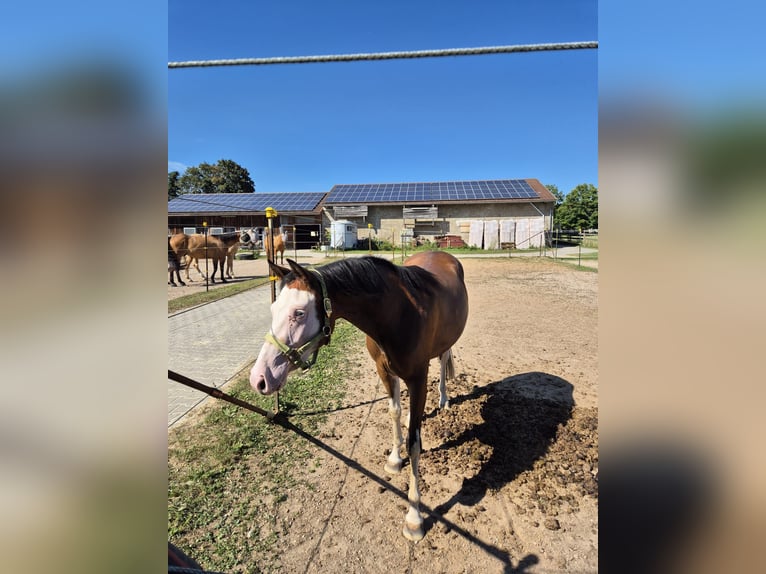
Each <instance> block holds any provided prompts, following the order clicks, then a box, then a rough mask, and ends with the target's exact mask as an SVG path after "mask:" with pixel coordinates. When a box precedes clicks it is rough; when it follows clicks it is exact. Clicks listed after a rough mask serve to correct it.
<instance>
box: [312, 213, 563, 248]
mask: <svg viewBox="0 0 766 574" xmlns="http://www.w3.org/2000/svg"><path fill="white" fill-rule="evenodd" d="M535 205H536V206H537V209H539V210H540V211H542V212H543V213H544V214H545V217H544V218H543V217H542V216H540V213H539V212H538V211H537V210H536V209H535V208H534V207H533V206H532V205H530V204H528V203H484V204H471V205H439V206H438V207H439V217H438V218H437V219H435V220H434V221H430V220H428V221H422V220H417V221H415V220H413V219H406V220H405V219H402V206H401V205H383V206H375V205H370V206H369V208H368V213H367V217H365V218H361V217H360V218H349V219H350V220H351V221H354V222H355V223H356V224H357V226H358V237H359V239H367V234H368V230H367V224H368V223H372V225H373V228H374V232H373V237H378V238H379V239H383V240H386V241H392V240H393V243H394V244H396V245H399V244H400V243H401V234H402V229H403V228H405V227H406V228H408V229H413V230H414V233H415V235H416V236H417V237H422V238H425V239H429V240H432V239H433V237H435V236H437V235H447V234H450V235H459V236H460V237H461V238H462V239H463V241H465V242H466V243H468V240H469V234H470V222H471V221H493V222H498V225H499V222H500V221H506V220H517V219H518V220H528V219H541V220H542V222H538V223H537V224H536V227H539V226H540V225H541V223H542V224H544V226H545V229H550V217H549V213H550V210H551V207H552V204H549V203H538V204H535ZM329 224H330V221H329V219H328V218H327V217H326V216H325V218H324V225H325V226H329Z"/></svg>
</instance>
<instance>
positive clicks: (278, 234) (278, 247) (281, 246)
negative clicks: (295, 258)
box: [263, 227, 286, 264]
mask: <svg viewBox="0 0 766 574" xmlns="http://www.w3.org/2000/svg"><path fill="white" fill-rule="evenodd" d="M285 235H286V233H284V232H283V231H282V227H278V228H276V229H275V230H274V263H276V262H277V253H279V262H280V263H282V264H284V262H285ZM263 249H264V250H265V251H266V259H267V260H269V261H271V237H270V236H269V229H268V228H265V229H264V230H263Z"/></svg>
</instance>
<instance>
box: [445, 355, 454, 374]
mask: <svg viewBox="0 0 766 574" xmlns="http://www.w3.org/2000/svg"><path fill="white" fill-rule="evenodd" d="M445 355H446V360H445V363H444V376H445V378H447V379H454V378H455V362H454V361H453V360H452V349H451V348H450V349H449V350H448V351H447V352H446V353H445Z"/></svg>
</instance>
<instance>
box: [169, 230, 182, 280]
mask: <svg viewBox="0 0 766 574" xmlns="http://www.w3.org/2000/svg"><path fill="white" fill-rule="evenodd" d="M174 272H175V274H176V277H177V278H178V282H179V283H180V284H181V285H184V286H185V285H186V283H184V282H183V281H181V262H180V261H179V260H178V256H177V255H176V252H175V251H174V250H173V247H172V246H171V245H170V236H168V285H172V286H173V287H178V285H176V282H175V281H174V280H173V273H174Z"/></svg>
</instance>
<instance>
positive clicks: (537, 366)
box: [179, 258, 598, 573]
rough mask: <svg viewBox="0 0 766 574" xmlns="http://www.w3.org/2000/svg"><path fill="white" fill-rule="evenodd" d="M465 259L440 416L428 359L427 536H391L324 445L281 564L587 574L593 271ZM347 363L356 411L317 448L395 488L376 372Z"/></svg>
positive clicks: (592, 478)
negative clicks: (452, 371) (462, 309)
mask: <svg viewBox="0 0 766 574" xmlns="http://www.w3.org/2000/svg"><path fill="white" fill-rule="evenodd" d="M255 263H257V262H255ZM462 263H463V266H464V269H465V275H466V283H467V286H468V292H469V301H470V311H469V317H468V323H467V325H466V329H465V331H464V333H463V336H462V337H461V339H460V340H459V341H458V343H457V345H456V346H455V347H454V354H455V361H456V363H455V367H456V377H457V378H456V380H455V381H452V382H451V384H449V385H448V388H449V394H450V397H451V407H450V408H449V409H448V410H445V411H442V412H438V411H437V403H438V389H437V386H438V361H432V364H431V371H430V374H429V380H430V382H431V385H430V386H429V394H428V403H427V406H426V419H425V421H424V423H423V430H422V432H423V435H422V442H423V449H424V451H423V454H422V456H421V494H422V502H423V504H424V506H425V508H424V518H425V520H426V523H425V528H426V536H425V538H424V539H423V540H422V541H420V542H419V543H417V544H412V543H410V542H408V541H407V540H406V539H405V538H404V537H403V536H402V534H401V529H402V524H403V520H404V514H405V510H406V501H405V500H402V499H401V498H399V497H397V496H396V495H395V494H394V493H392V492H391V491H390V490H388V489H386V488H383V487H382V486H380V484H378V483H376V482H375V481H373V480H371V479H369V478H367V477H365V476H363V475H362V474H360V473H358V472H356V471H354V470H353V469H350V468H349V467H347V466H345V465H343V464H342V463H341V462H340V461H339V460H337V459H336V458H333V457H332V456H330V455H328V454H327V453H325V452H319V453H317V455H316V456H317V458H318V459H320V461H321V463H320V464H319V465H318V466H317V467H315V468H312V471H311V472H308V471H305V472H303V473H302V474H301V476H300V478H301V481H305V482H306V483H307V484H310V485H311V488H299V489H295V490H293V491H291V492H290V493H289V497H288V498H287V500H286V501H285V502H283V503H282V504H281V505H280V511H279V513H280V516H279V517H278V521H280V523H281V524H280V526H281V527H280V528H279V530H280V532H282V534H281V535H280V538H279V540H278V541H277V545H278V549H279V564H280V567H281V568H280V569H281V571H284V572H322V573H326V572H344V573H347V572H360V573H363V572H364V573H366V572H434V573H458V572H476V573H494V572H498V573H499V572H528V573H548V572H577V573H581V572H596V571H597V547H598V545H597V535H598V532H597V524H598V523H597V508H598V428H597V420H598V412H597V400H598V376H597V373H598V370H597V365H598V363H597V309H598V308H597V299H598V297H597V287H598V274H597V273H593V272H587V271H581V270H577V269H576V268H573V267H571V266H567V265H564V264H558V263H555V262H552V261H548V260H544V259H526V258H514V259H462ZM179 290H180V289H179ZM351 360H352V361H354V362H356V363H358V364H360V365H361V371H362V376H361V380H358V381H354V382H353V383H352V384H350V385H349V394H348V396H347V398H346V401H345V402H346V404H348V405H358V406H356V407H355V408H348V409H344V410H341V411H338V412H337V413H333V414H332V415H331V416H330V419H329V421H328V423H327V428H326V429H325V431H324V432H323V433H322V436H321V439H322V440H323V441H325V442H326V443H327V444H328V445H329V446H331V447H332V448H334V449H337V450H338V451H340V452H342V453H343V454H344V455H346V456H348V457H350V458H351V459H353V460H355V461H357V462H358V463H359V464H360V465H362V466H363V467H364V468H366V469H369V470H370V471H371V472H373V473H375V474H376V475H378V476H380V477H381V478H383V479H384V480H388V481H390V483H391V485H392V486H393V487H395V488H396V489H398V490H399V491H401V492H403V493H406V492H407V487H408V478H409V475H408V472H409V467H408V466H405V468H404V471H403V472H402V473H401V474H399V475H396V476H393V477H389V476H388V475H387V474H386V473H385V471H384V470H383V464H384V462H385V457H386V455H387V453H388V449H389V448H390V446H391V440H392V439H391V423H390V418H389V416H388V412H387V401H385V400H382V399H383V397H384V391H383V388H382V385H381V384H380V383H379V381H378V380H377V377H376V374H375V370H374V365H373V363H372V361H371V360H370V359H369V357H367V356H366V355H365V353H364V349H363V348H361V349H359V351H358V353H357V354H356V355H355V356H354V357H352V358H351ZM404 395H405V396H404V397H403V406H404V407H405V410H406V406H407V404H408V402H407V397H406V392H405V393H404ZM376 399H378V400H376ZM403 420H404V421H406V416H404V417H403ZM298 472H299V473H300V472H301V471H298Z"/></svg>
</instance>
